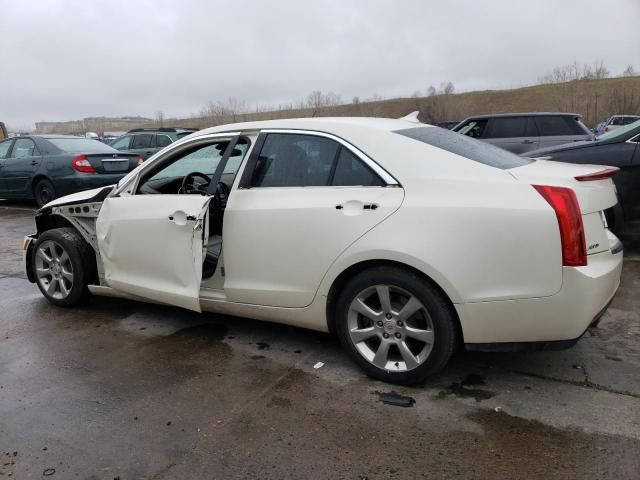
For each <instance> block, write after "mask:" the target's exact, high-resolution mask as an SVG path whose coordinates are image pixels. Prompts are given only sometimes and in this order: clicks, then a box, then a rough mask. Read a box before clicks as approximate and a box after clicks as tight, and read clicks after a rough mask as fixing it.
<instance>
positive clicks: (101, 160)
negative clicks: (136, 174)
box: [83, 153, 138, 173]
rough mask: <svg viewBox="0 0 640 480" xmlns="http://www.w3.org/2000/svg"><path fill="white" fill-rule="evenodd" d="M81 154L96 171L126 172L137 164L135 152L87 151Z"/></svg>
mask: <svg viewBox="0 0 640 480" xmlns="http://www.w3.org/2000/svg"><path fill="white" fill-rule="evenodd" d="M83 156H84V157H86V159H87V160H88V161H89V163H91V166H92V167H93V169H94V170H95V172H96V173H127V172H130V171H131V170H133V169H134V168H136V167H137V166H138V155H136V154H135V153H117V154H110V153H88V154H85V155H83Z"/></svg>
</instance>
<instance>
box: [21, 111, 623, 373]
mask: <svg viewBox="0 0 640 480" xmlns="http://www.w3.org/2000/svg"><path fill="white" fill-rule="evenodd" d="M614 173H615V169H605V170H603V167H601V166H591V165H580V166H578V165H572V164H561V163H554V162H545V161H535V160H530V159H525V158H520V157H518V156H516V155H513V154H511V153H509V152H507V151H504V150H501V149H498V148H496V147H493V146H491V145H488V144H486V143H482V142H479V141H476V140H474V139H471V138H468V137H465V136H463V135H459V134H457V133H453V132H450V131H447V130H444V129H441V128H437V127H431V126H427V125H423V124H418V123H415V122H411V121H408V120H390V119H372V118H309V119H294V120H274V121H265V122H253V123H241V124H234V125H223V126H218V127H214V128H209V129H207V130H201V131H199V132H197V133H194V134H193V135H190V136H189V137H186V138H184V139H182V140H180V141H178V142H176V143H174V144H172V145H171V146H169V147H167V148H166V149H164V150H162V151H161V152H159V153H158V154H156V155H154V156H153V157H152V158H151V159H149V160H148V161H146V162H145V163H144V164H142V165H141V166H140V167H138V168H137V169H135V170H134V171H132V172H131V173H130V174H129V175H128V176H127V177H125V178H124V179H123V180H121V181H120V183H119V184H118V185H117V186H113V187H106V188H103V189H98V190H92V191H86V192H81V193H77V194H74V195H70V196H67V197H63V198H59V199H57V200H55V201H53V202H51V203H49V204H48V205H46V206H45V207H43V208H42V209H40V210H39V211H38V212H37V214H36V225H37V234H34V235H31V236H28V237H26V238H25V242H24V249H25V252H26V255H25V258H26V270H27V273H28V276H29V279H30V280H31V281H33V282H35V283H36V284H37V285H38V287H39V288H40V290H41V291H42V293H43V294H44V296H45V297H46V298H47V299H48V300H49V301H50V302H51V303H53V304H56V305H60V306H73V305H76V304H77V303H78V302H80V301H81V300H82V299H83V298H84V297H85V296H86V294H87V293H88V292H91V293H93V294H97V295H107V296H116V297H125V298H132V299H138V300H141V301H149V302H156V303H162V304H167V305H175V306H179V307H183V308H187V309H191V310H195V311H201V310H204V311H210V312H217V313H222V314H230V315H237V316H244V317H250V318H255V319H261V320H268V321H273V322H279V323H285V324H288V325H295V326H298V327H303V328H310V329H314V330H319V331H331V332H335V333H336V334H337V336H338V337H339V339H340V341H341V343H342V344H343V346H344V348H345V349H346V350H347V351H348V352H349V354H350V355H351V357H352V358H353V359H354V360H355V361H356V362H357V363H358V364H359V365H360V366H361V367H362V368H363V369H364V370H365V371H366V372H367V373H368V374H369V375H371V376H372V377H375V378H377V379H381V380H384V381H388V382H394V383H401V384H412V383H418V382H422V381H424V380H425V379H426V378H428V377H429V376H431V375H433V374H435V373H436V372H438V371H439V370H441V369H442V368H443V367H444V366H445V365H446V363H447V361H448V360H449V359H450V357H451V355H452V353H453V352H454V350H455V349H456V348H457V347H458V346H465V347H466V348H467V349H476V350H499V351H514V350H522V349H540V348H563V347H568V346H571V345H573V343H575V341H576V340H577V339H578V338H579V337H580V336H581V335H582V334H583V333H584V332H585V330H586V329H587V328H588V327H589V325H590V324H592V322H594V321H596V320H597V319H598V318H599V316H600V315H601V314H602V313H603V312H604V310H605V309H606V307H607V305H608V303H609V302H610V301H611V299H612V297H613V296H614V294H615V292H616V289H617V288H618V285H619V282H620V272H621V268H622V245H621V244H620V242H619V241H618V239H617V238H616V237H615V236H614V235H613V234H612V233H611V232H610V231H609V230H608V228H607V225H606V223H605V220H604V215H603V211H604V210H605V209H607V208H609V207H611V206H613V205H614V204H615V203H616V195H615V191H614V187H613V183H612V181H611V179H610V176H611V175H612V174H614Z"/></svg>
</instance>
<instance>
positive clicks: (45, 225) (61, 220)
mask: <svg viewBox="0 0 640 480" xmlns="http://www.w3.org/2000/svg"><path fill="white" fill-rule="evenodd" d="M45 178H46V177H45ZM35 222H36V230H37V236H38V237H39V236H40V235H42V234H43V233H44V232H46V231H48V230H53V229H55V228H71V229H73V230H75V231H76V232H77V233H78V235H80V237H81V238H82V239H83V240H84V241H85V242H86V243H87V245H88V246H89V247H90V251H91V252H92V255H91V258H88V259H87V260H88V261H89V262H90V263H89V264H88V265H87V266H88V267H89V271H90V272H99V271H100V270H99V266H98V256H97V254H96V250H95V247H94V246H93V245H92V244H91V242H90V241H88V240H87V237H86V234H85V233H84V232H82V230H81V229H79V228H78V226H77V225H74V223H73V222H71V221H70V220H69V219H67V218H65V217H64V216H63V215H59V214H56V213H52V212H51V211H50V209H49V211H44V212H38V213H37V214H36V216H35ZM31 254H32V252H31V251H28V252H27V265H28V270H27V277H28V278H29V280H31V276H32V275H33V272H31V271H30V270H31V268H30V265H31V257H30V255H31ZM34 278H35V277H34ZM90 279H91V281H92V282H94V283H95V282H96V281H97V280H98V279H97V278H95V275H93V276H91V277H90ZM31 281H33V280H31Z"/></svg>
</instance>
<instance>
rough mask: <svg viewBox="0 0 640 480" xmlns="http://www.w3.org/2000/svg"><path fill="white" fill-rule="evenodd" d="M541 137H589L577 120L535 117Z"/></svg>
mask: <svg viewBox="0 0 640 480" xmlns="http://www.w3.org/2000/svg"><path fill="white" fill-rule="evenodd" d="M534 118H535V122H536V124H537V125H538V131H539V132H540V136H541V137H556V136H560V135H587V133H588V132H587V131H586V129H583V127H582V126H581V125H580V123H579V122H578V120H577V119H575V118H573V117H569V116H566V115H537V116H535V117H534Z"/></svg>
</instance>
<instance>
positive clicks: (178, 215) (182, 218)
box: [169, 210, 198, 225]
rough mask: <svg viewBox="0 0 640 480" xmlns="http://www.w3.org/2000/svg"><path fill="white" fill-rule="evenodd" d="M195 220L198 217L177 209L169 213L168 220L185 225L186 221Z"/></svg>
mask: <svg viewBox="0 0 640 480" xmlns="http://www.w3.org/2000/svg"><path fill="white" fill-rule="evenodd" d="M197 220H198V217H196V216H195V215H191V214H188V213H185V212H183V211H182V210H178V211H177V212H173V213H172V214H171V215H169V221H170V222H173V223H175V224H176V225H186V224H187V222H195V221H197Z"/></svg>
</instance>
